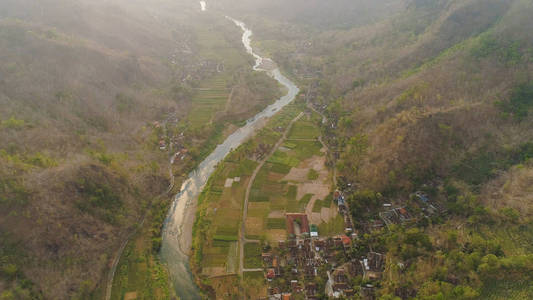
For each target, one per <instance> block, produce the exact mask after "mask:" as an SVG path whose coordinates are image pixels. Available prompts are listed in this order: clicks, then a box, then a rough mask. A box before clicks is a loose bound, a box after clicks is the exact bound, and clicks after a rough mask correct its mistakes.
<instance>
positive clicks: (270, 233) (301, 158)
mask: <svg viewBox="0 0 533 300" xmlns="http://www.w3.org/2000/svg"><path fill="white" fill-rule="evenodd" d="M319 121H320V116H318V115H314V114H310V115H307V116H305V117H303V118H301V119H300V120H298V121H297V122H296V123H294V124H293V127H292V128H291V130H290V132H289V135H288V136H287V139H286V141H285V142H284V143H283V144H282V145H281V147H280V148H279V149H278V150H277V151H275V152H274V154H273V155H272V156H271V157H270V158H269V159H268V160H267V162H266V163H265V164H264V165H263V167H262V168H261V170H260V171H259V173H258V174H257V177H256V178H255V181H254V182H253V185H252V189H251V192H250V203H249V205H248V218H247V220H246V228H245V230H246V238H248V239H252V238H253V239H262V240H266V241H269V242H270V243H271V244H275V243H276V242H277V241H278V240H283V239H286V238H287V236H286V234H287V233H286V220H285V213H295V212H305V213H307V214H308V217H309V218H310V220H311V222H312V223H314V224H317V225H318V224H321V223H324V224H326V223H327V224H329V223H332V224H330V225H324V230H325V231H326V232H328V233H331V232H337V231H338V232H342V230H343V228H342V225H341V226H338V224H337V223H339V222H334V221H336V218H335V216H336V210H335V209H334V208H333V203H332V201H331V196H330V193H331V185H332V182H331V174H330V172H329V170H328V169H327V168H326V167H325V153H324V149H322V148H323V146H322V144H321V143H320V142H319V141H318V137H319V135H320V131H319V128H318V126H317V124H318V122H319ZM309 174H311V176H310V175H309ZM312 212H315V213H314V214H313V213H312ZM330 220H331V222H330Z"/></svg>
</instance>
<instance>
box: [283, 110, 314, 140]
mask: <svg viewBox="0 0 533 300" xmlns="http://www.w3.org/2000/svg"><path fill="white" fill-rule="evenodd" d="M318 120H320V116H319V115H318V114H316V113H314V114H312V115H311V116H309V117H305V118H302V119H300V120H298V122H296V123H294V126H293V127H292V128H291V131H290V132H289V136H288V137H287V138H288V139H289V140H290V139H317V138H318V137H319V136H320V129H319V128H318V126H317V125H316V123H317V121H318Z"/></svg>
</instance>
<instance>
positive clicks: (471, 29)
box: [222, 0, 533, 299]
mask: <svg viewBox="0 0 533 300" xmlns="http://www.w3.org/2000/svg"><path fill="white" fill-rule="evenodd" d="M333 2H335V3H337V4H338V6H337V5H333V6H334V7H335V8H332V9H328V8H324V7H322V6H320V5H319V4H311V5H301V6H300V7H298V6H297V5H295V6H292V5H290V4H287V5H286V6H285V8H286V9H287V10H288V11H290V12H287V13H285V14H284V15H283V16H282V17H280V15H278V14H276V13H274V11H275V10H276V9H277V4H276V2H273V3H272V2H270V1H268V2H262V3H263V5H264V6H265V7H266V8H268V9H264V10H263V11H264V12H266V13H258V12H257V11H254V10H253V9H246V8H242V9H241V10H240V11H239V13H240V14H241V15H242V17H243V18H244V19H246V20H247V21H248V22H249V23H251V24H253V25H252V27H253V26H255V28H256V29H255V33H256V35H257V37H256V39H257V43H256V44H257V46H258V47H259V48H261V49H262V50H263V51H265V52H268V53H269V54H270V55H271V56H272V57H273V58H274V60H275V61H277V62H278V63H279V64H280V65H281V66H282V67H283V68H284V69H285V71H286V72H288V73H290V74H292V76H293V77H294V78H297V79H299V82H300V84H301V85H302V86H304V87H305V88H304V89H303V90H304V95H305V98H306V99H307V101H309V102H310V103H312V104H313V105H314V106H315V107H316V108H320V109H322V110H323V111H324V113H325V114H326V116H327V117H328V120H329V122H328V123H327V124H325V126H323V132H324V134H325V135H326V136H328V140H329V141H328V142H329V144H330V145H332V146H333V148H334V149H335V151H336V153H337V160H336V162H335V163H336V166H337V169H338V171H339V173H340V174H339V177H340V182H341V186H340V188H341V189H342V188H344V189H347V191H348V192H347V193H348V194H349V196H348V203H349V205H350V208H351V212H352V215H353V217H354V222H356V223H357V226H356V227H358V229H359V231H360V237H361V239H360V240H359V241H358V242H356V244H358V249H357V250H356V251H355V252H354V257H360V256H361V255H364V254H366V253H367V252H368V251H369V249H373V251H378V252H381V253H385V254H386V255H387V264H386V267H385V272H384V273H383V277H382V278H381V280H376V281H370V282H369V281H366V280H364V281H363V279H361V278H360V279H359V281H357V282H353V285H354V287H356V288H358V287H360V286H365V284H367V283H371V284H373V285H374V286H376V287H377V289H376V296H377V297H378V298H379V297H381V298H382V299H392V298H394V297H400V298H403V299H406V298H419V299H472V298H478V297H479V298H480V299H527V298H530V297H531V293H532V292H531V289H530V288H529V284H528V282H530V280H531V278H530V277H529V276H531V270H532V268H533V256H532V249H531V247H530V245H531V241H532V240H533V232H532V231H531V228H532V225H533V224H532V221H533V220H532V219H531V214H532V212H533V211H532V210H531V207H532V203H531V193H532V192H533V191H532V190H531V186H533V181H532V180H533V177H532V176H531V172H532V170H533V165H532V161H531V158H532V157H533V126H532V121H533V119H532V118H533V116H532V114H531V107H532V106H533V78H532V74H533V44H532V41H533V30H532V29H533V21H532V19H531V17H530V16H531V15H532V14H533V3H532V2H531V1H527V0H509V1H501V0H497V1H496V0H494V1H491V0H489V1H486V0H483V1H480V0H468V1H453V0H414V1H401V3H400V2H399V1H398V2H394V1H390V2H391V3H390V4H391V5H388V6H387V7H388V8H389V10H388V11H385V10H383V9H380V10H378V9H374V10H372V12H373V13H374V14H375V15H374V17H373V18H372V19H371V20H370V21H369V20H368V19H365V17H367V16H368V11H367V12H366V14H365V13H363V12H359V13H361V14H363V15H364V16H365V17H362V18H363V19H365V22H361V23H359V22H357V21H354V22H351V23H350V24H348V23H346V22H345V21H344V20H343V19H342V18H340V17H338V15H336V14H337V13H336V9H337V7H345V10H343V11H346V12H348V11H352V12H354V10H353V7H352V6H350V4H346V3H344V2H342V1H333ZM328 3H329V2H328ZM329 4H331V3H329ZM357 4H360V5H361V6H362V7H364V6H365V5H370V7H373V6H374V7H375V6H380V5H381V4H382V3H377V2H376V1H355V2H352V5H353V6H357ZM392 4H394V5H392ZM343 5H344V6H343ZM384 5H385V4H384ZM222 7H224V6H222ZM226 7H232V6H231V4H227V5H226ZM232 8H233V7H232ZM293 10H294V11H293ZM313 10H314V11H313ZM271 11H272V13H270V12H271ZM298 11H302V14H298V13H297V12H298ZM328 13H331V14H332V15H333V16H337V17H334V18H333V19H331V20H330V19H328V18H326V20H330V21H331V22H333V23H334V22H335V21H338V22H339V23H338V24H339V26H337V27H335V26H324V24H323V23H322V24H321V23H320V21H318V20H319V16H320V15H325V16H327V15H328ZM303 15H305V16H306V20H305V21H301V20H300V19H299V18H298V17H297V16H303ZM353 19H358V15H357V13H354V15H353ZM314 20H315V21H316V22H314ZM320 20H324V19H320ZM330 25H331V24H330ZM347 184H349V186H348V185H347ZM351 186H353V187H355V188H351ZM417 191H419V192H422V193H424V194H427V195H428V197H429V198H430V199H432V201H435V203H437V204H439V205H441V206H442V207H441V208H442V212H443V213H440V214H438V215H431V214H428V213H427V212H425V211H420V203H417V201H418V200H417V196H414V195H415V194H414V193H415V192H417ZM385 203H393V204H394V205H399V206H403V207H406V208H407V209H408V210H409V211H410V212H411V213H414V214H415V215H419V214H420V215H425V217H422V218H417V222H416V223H415V224H410V225H406V224H400V225H393V226H392V227H389V228H386V227H385V228H383V229H382V230H377V231H376V230H368V224H369V223H372V222H374V221H378V220H380V217H379V213H380V212H383V211H384V208H383V204H385Z"/></svg>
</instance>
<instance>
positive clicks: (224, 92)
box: [189, 74, 230, 129]
mask: <svg viewBox="0 0 533 300" xmlns="http://www.w3.org/2000/svg"><path fill="white" fill-rule="evenodd" d="M229 93H230V91H229V89H228V88H227V86H226V79H225V74H220V75H216V76H214V77H213V78H211V79H210V80H208V81H206V82H204V83H203V85H202V87H200V88H198V89H197V90H196V94H195V95H194V97H193V98H192V100H191V103H192V109H191V112H190V114H189V124H190V125H191V128H192V129H197V128H200V127H203V126H208V125H209V124H211V123H212V121H213V118H214V117H215V114H216V113H217V112H218V111H223V110H224V107H225V106H226V102H227V101H228V97H229Z"/></svg>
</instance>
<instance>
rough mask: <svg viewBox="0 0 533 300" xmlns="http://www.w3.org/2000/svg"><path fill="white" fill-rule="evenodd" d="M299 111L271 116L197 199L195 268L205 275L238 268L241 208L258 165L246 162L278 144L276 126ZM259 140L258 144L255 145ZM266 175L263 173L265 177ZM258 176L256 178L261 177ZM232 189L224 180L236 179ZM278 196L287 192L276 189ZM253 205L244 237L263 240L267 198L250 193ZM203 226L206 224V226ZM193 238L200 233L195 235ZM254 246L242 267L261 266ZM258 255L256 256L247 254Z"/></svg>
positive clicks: (292, 108) (249, 246)
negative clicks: (214, 271)
mask: <svg viewBox="0 0 533 300" xmlns="http://www.w3.org/2000/svg"><path fill="white" fill-rule="evenodd" d="M297 112H298V109H297V107H295V106H293V105H289V106H288V107H287V109H284V110H283V111H282V112H281V113H280V114H278V115H276V116H274V117H273V118H272V120H271V121H270V122H269V123H268V124H267V126H266V127H265V128H264V129H262V130H260V131H259V132H258V134H257V136H256V138H255V139H252V140H250V141H248V142H246V143H244V144H243V145H241V146H240V147H239V148H238V149H236V150H235V151H233V152H232V153H231V154H230V155H228V157H227V158H226V159H225V160H224V161H223V162H222V163H220V164H219V166H218V167H217V169H216V170H215V172H214V173H213V175H212V176H211V178H210V180H209V182H208V184H207V186H206V188H204V191H203V193H202V195H201V197H200V199H199V206H200V208H199V212H201V214H199V218H198V223H199V224H198V225H197V227H200V226H201V227H202V231H201V233H200V234H201V235H202V236H203V237H204V238H202V239H201V240H198V239H197V240H196V242H195V243H199V246H198V247H197V248H199V249H201V250H200V251H199V252H197V253H196V254H195V257H196V259H197V263H198V265H197V267H200V268H202V269H205V270H207V273H205V272H204V274H205V275H209V274H208V273H209V272H210V271H209V270H214V269H213V268H215V269H216V270H218V271H217V272H219V270H220V268H225V270H226V273H233V272H236V271H237V268H238V256H237V254H236V253H237V252H238V251H235V249H237V248H236V247H237V240H238V236H239V228H240V227H239V226H240V224H241V217H242V206H243V200H244V194H245V192H246V187H247V185H248V180H249V178H250V176H251V174H252V173H253V171H254V169H255V168H256V166H257V164H258V163H257V162H256V161H254V160H251V159H249V156H250V154H251V153H254V152H255V151H257V150H258V149H259V148H260V147H264V146H265V145H266V146H267V147H268V145H270V147H271V146H272V145H273V144H274V143H275V142H277V140H278V139H279V137H280V136H281V135H280V133H279V131H278V130H277V126H286V124H288V122H289V121H290V120H291V119H292V118H294V116H295V115H296V114H297ZM276 125H277V126H276ZM258 141H260V143H259V142H258ZM265 175H266V174H265ZM260 176H261V174H260V175H259V176H258V177H260ZM236 177H239V178H240V180H239V181H235V182H233V184H232V185H231V187H224V185H225V182H226V180H227V179H235V178H236ZM279 192H280V193H281V195H285V194H286V192H287V191H285V190H283V189H282V190H279ZM251 199H254V200H255V201H254V200H252V203H250V205H249V206H250V207H249V212H248V216H249V218H248V220H246V223H245V225H246V228H247V230H246V234H247V235H246V237H247V238H250V239H264V226H265V224H264V223H265V221H264V220H265V219H266V217H267V215H268V212H269V211H270V203H269V202H268V201H269V198H265V197H263V196H261V195H256V194H254V192H253V191H252V194H251ZM206 224H209V225H208V226H206ZM195 236H196V237H198V236H199V234H195ZM254 246H259V245H254V244H247V245H246V249H245V251H246V253H247V254H248V255H247V257H250V256H251V258H249V259H247V260H246V262H245V264H246V265H248V264H250V265H252V266H255V265H258V262H257V257H259V263H260V251H261V249H260V248H254ZM257 252H258V253H259V256H257V255H254V254H250V253H255V254H257Z"/></svg>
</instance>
